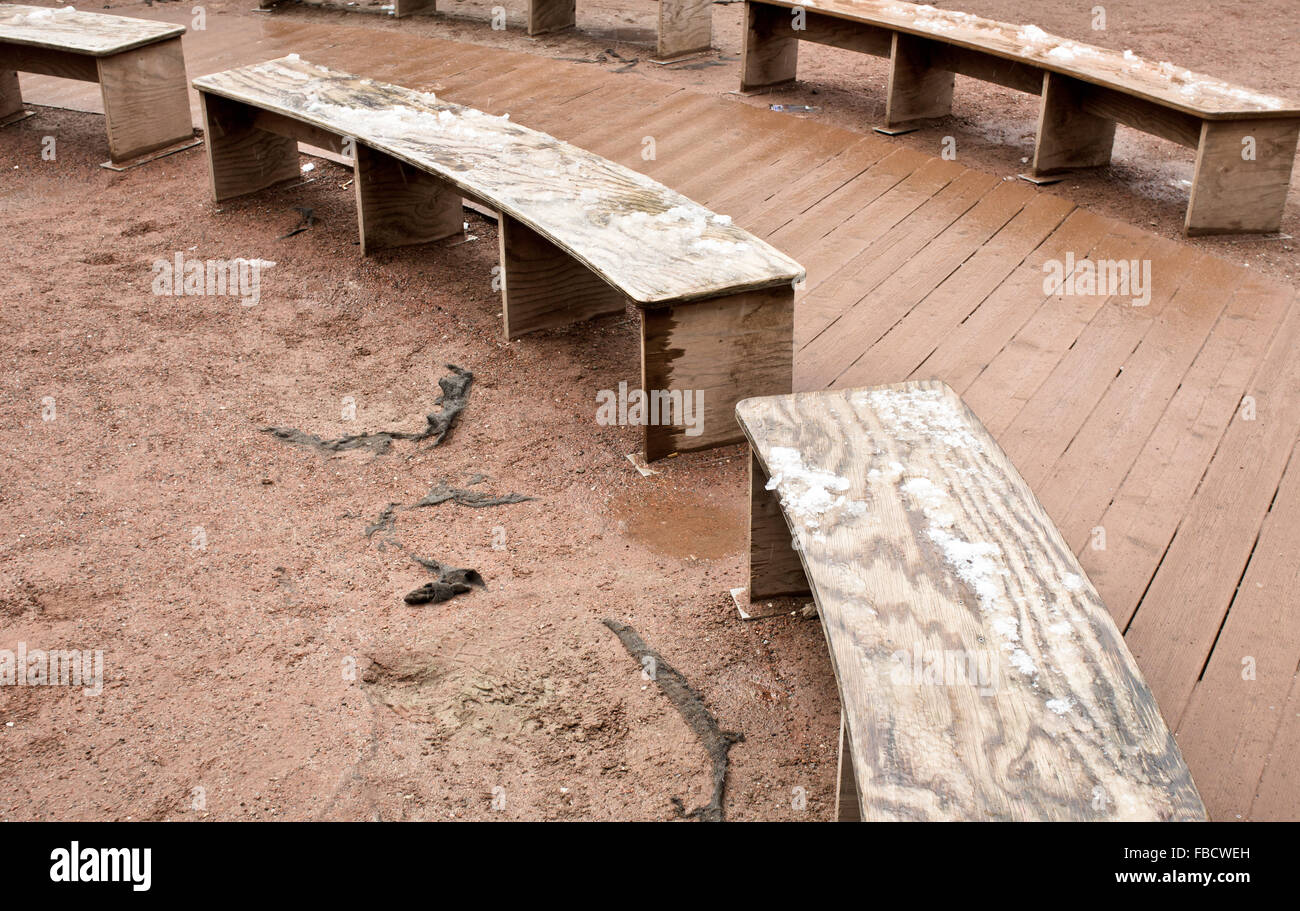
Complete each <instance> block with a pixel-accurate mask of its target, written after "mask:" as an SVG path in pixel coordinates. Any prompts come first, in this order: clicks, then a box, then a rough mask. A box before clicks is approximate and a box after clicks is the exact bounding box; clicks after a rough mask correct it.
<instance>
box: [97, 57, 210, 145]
mask: <svg viewBox="0 0 1300 911" xmlns="http://www.w3.org/2000/svg"><path fill="white" fill-rule="evenodd" d="M96 59H97V61H98V63H99V87H100V91H101V93H102V95H103V98H104V118H105V120H106V121H107V124H108V148H109V152H110V154H111V157H112V159H113V161H126V160H127V159H130V158H135V157H136V156H138V155H144V154H146V153H148V152H153V151H156V150H158V149H162V148H166V147H167V146H169V145H173V144H175V143H177V142H182V141H184V140H187V139H192V138H193V137H194V124H193V122H192V121H191V120H190V93H189V89H188V87H187V86H186V84H185V55H184V53H182V51H181V39H180V38H179V37H176V38H169V39H167V40H165V41H162V42H159V43H155V44H150V45H147V46H144V47H137V48H135V49H134V50H130V51H124V52H123V53H120V54H114V55H112V56H111V57H98V58H96Z"/></svg>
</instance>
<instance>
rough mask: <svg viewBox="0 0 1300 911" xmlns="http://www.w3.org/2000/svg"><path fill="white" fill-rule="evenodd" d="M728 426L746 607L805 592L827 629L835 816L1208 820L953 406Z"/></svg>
mask: <svg viewBox="0 0 1300 911" xmlns="http://www.w3.org/2000/svg"><path fill="white" fill-rule="evenodd" d="M736 415H737V418H738V420H739V422H740V426H741V427H742V428H743V429H744V431H745V435H746V436H747V437H748V438H749V441H750V446H751V452H752V458H751V466H752V467H751V472H752V478H753V482H752V485H751V487H752V498H751V507H750V519H751V521H750V525H751V531H750V590H751V599H754V598H763V597H775V596H779V595H786V594H803V593H807V592H811V594H812V596H813V598H814V599H815V600H816V602H817V609H818V611H819V613H820V614H821V619H822V624H823V629H824V631H825V634H826V641H827V645H828V647H829V651H830V657H831V662H832V664H833V666H834V669H835V676H836V679H837V681H838V684H839V690H840V699H841V708H842V711H841V719H842V721H841V741H840V770H841V773H840V787H839V798H838V802H839V811H840V818H842V819H870V820H937V819H948V820H987V819H994V820H1065V819H1070V820H1174V819H1177V820H1188V819H1203V818H1204V817H1205V809H1204V807H1203V805H1202V803H1201V799H1200V796H1199V795H1198V794H1197V792H1196V788H1195V786H1194V785H1193V783H1192V778H1191V775H1190V773H1189V772H1188V771H1187V767H1186V765H1185V764H1184V763H1183V759H1182V756H1181V754H1180V753H1179V751H1178V746H1177V745H1176V744H1175V743H1174V739H1173V736H1172V735H1171V734H1170V733H1169V730H1168V729H1167V728H1166V727H1165V724H1164V721H1163V720H1162V719H1161V717H1160V711H1159V709H1158V708H1157V706H1156V703H1155V700H1154V698H1153V697H1152V695H1151V691H1150V689H1149V688H1148V687H1147V685H1146V683H1145V682H1144V681H1143V679H1142V675H1141V673H1140V672H1139V671H1138V668H1137V665H1136V664H1135V663H1134V661H1133V657H1132V655H1130V654H1129V651H1128V648H1127V647H1126V646H1125V645H1124V639H1123V637H1122V636H1121V635H1120V632H1119V630H1118V629H1116V627H1115V623H1114V622H1113V621H1112V620H1111V617H1110V614H1109V613H1108V612H1107V610H1106V606H1105V605H1104V604H1103V603H1102V601H1101V598H1100V597H1099V596H1098V595H1097V592H1096V591H1095V590H1094V589H1093V587H1092V584H1091V583H1090V582H1089V581H1088V578H1087V576H1086V575H1085V574H1084V572H1083V570H1082V568H1080V566H1079V563H1078V561H1077V560H1076V559H1075V557H1074V554H1073V553H1071V552H1070V549H1069V548H1068V547H1067V546H1066V544H1065V541H1064V539H1062V537H1061V535H1060V533H1059V532H1058V531H1057V529H1056V527H1055V526H1054V525H1053V524H1052V521H1051V519H1049V518H1048V516H1047V513H1046V512H1045V511H1044V509H1043V507H1042V506H1041V504H1039V502H1038V500H1037V499H1036V498H1035V497H1034V495H1033V493H1032V492H1031V491H1030V489H1029V487H1028V485H1027V484H1026V483H1025V481H1024V480H1023V479H1022V478H1021V477H1020V475H1019V474H1018V473H1017V472H1016V470H1015V468H1014V467H1013V466H1012V465H1011V463H1010V462H1009V461H1008V460H1007V457H1006V455H1005V454H1004V453H1003V452H1002V450H1001V449H1000V448H999V447H998V445H997V443H996V442H994V440H993V438H992V437H991V436H990V435H989V434H988V432H987V431H986V430H985V429H984V427H983V426H982V425H981V424H980V423H979V421H978V420H977V419H976V418H975V416H974V415H973V414H971V412H970V411H969V410H968V409H967V408H966V406H965V405H964V404H963V403H962V401H961V399H960V398H958V396H957V395H956V393H954V392H953V391H952V390H951V389H949V388H948V387H947V386H945V385H944V384H942V383H939V382H914V383H904V384H901V385H897V386H883V387H878V388H874V389H856V390H835V391H830V392H813V393H804V394H799V395H781V396H770V397H765V398H758V399H747V400H745V401H743V402H740V403H739V404H738V405H737V407H736ZM769 478H770V480H769ZM769 488H771V490H769ZM792 542H793V546H792Z"/></svg>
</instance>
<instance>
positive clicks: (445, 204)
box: [353, 142, 465, 256]
mask: <svg viewBox="0 0 1300 911" xmlns="http://www.w3.org/2000/svg"><path fill="white" fill-rule="evenodd" d="M353 174H354V177H355V179H354V186H355V187H356V191H357V224H358V227H359V229H360V234H361V255H362V256H366V255H368V254H370V253H373V252H374V251H375V250H381V249H383V248H385V247H406V246H410V245H412V244H424V243H429V242H430V241H435V240H442V239H443V238H445V237H454V236H456V235H458V234H462V233H464V226H465V212H464V207H463V205H462V204H461V197H460V193H459V192H457V191H456V188H455V187H452V186H449V185H448V184H447V183H446V182H445V181H443V180H440V179H439V178H437V177H435V176H433V175H432V174H430V173H428V172H427V171H422V170H420V169H419V168H413V167H411V166H410V165H409V164H406V163H405V162H402V161H398V160H397V159H396V158H393V157H392V156H390V155H385V154H384V153H383V152H379V151H376V150H375V149H372V148H370V147H369V146H367V145H365V144H364V143H360V142H358V143H356V144H355V159H354V163H353Z"/></svg>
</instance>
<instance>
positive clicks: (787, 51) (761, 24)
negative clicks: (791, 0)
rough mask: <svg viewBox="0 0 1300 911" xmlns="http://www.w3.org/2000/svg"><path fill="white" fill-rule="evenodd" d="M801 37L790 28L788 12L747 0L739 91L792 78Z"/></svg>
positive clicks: (750, 89) (775, 83) (796, 63)
mask: <svg viewBox="0 0 1300 911" xmlns="http://www.w3.org/2000/svg"><path fill="white" fill-rule="evenodd" d="M800 37H802V35H801V34H800V33H799V32H796V31H794V29H792V28H791V27H790V13H789V11H787V10H785V9H784V8H777V7H773V6H767V5H765V4H762V3H751V2H749V0H746V3H745V22H744V43H743V44H742V45H741V49H740V90H741V91H742V92H748V91H752V90H754V89H760V88H767V87H769V86H774V85H781V84H782V83H786V82H791V81H793V80H794V78H795V72H796V70H797V69H798V66H799V38H800Z"/></svg>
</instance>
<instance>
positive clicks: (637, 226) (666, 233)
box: [194, 55, 803, 306]
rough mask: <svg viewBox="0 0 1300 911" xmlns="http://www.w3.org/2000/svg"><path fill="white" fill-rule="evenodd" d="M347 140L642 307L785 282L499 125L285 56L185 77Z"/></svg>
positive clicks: (705, 213) (685, 215) (632, 188)
mask: <svg viewBox="0 0 1300 911" xmlns="http://www.w3.org/2000/svg"><path fill="white" fill-rule="evenodd" d="M194 86H195V87H196V88H198V89H200V90H202V91H204V92H211V93H213V94H216V95H220V96H223V97H226V98H230V99H233V100H235V101H239V102H243V103H245V104H249V105H253V106H255V107H258V108H261V109H264V110H268V111H272V112H274V113H278V114H281V115H283V116H286V117H291V118H294V119H296V120H299V121H302V122H305V123H308V124H311V125H313V126H316V127H320V128H323V129H325V130H327V131H330V132H333V133H336V134H341V135H345V136H351V137H353V138H354V139H356V140H358V141H359V142H362V143H364V144H366V145H368V146H370V147H372V148H375V149H378V150H379V151H381V152H385V153H387V154H389V155H391V156H393V157H394V158H397V159H400V160H402V161H404V162H406V163H407V164H410V165H413V166H415V167H418V168H421V169H423V170H426V171H429V172H430V173H433V174H435V175H437V176H438V177H440V178H442V179H444V180H446V181H447V182H448V183H450V184H452V185H453V186H455V187H456V188H457V189H458V190H459V191H460V192H462V193H463V194H464V195H466V196H468V197H470V198H471V199H474V200H476V201H478V202H480V203H482V204H484V205H487V206H489V207H491V208H496V209H499V210H500V211H502V212H504V213H506V214H507V215H510V216H511V217H512V218H515V219H517V220H518V221H521V222H523V223H524V224H525V225H527V226H528V227H530V228H532V229H533V230H534V231H536V232H538V233H539V234H541V235H542V236H544V237H545V238H547V239H548V240H550V241H551V242H553V243H555V244H557V245H558V246H560V247H561V248H562V249H564V250H565V251H566V252H567V253H569V254H570V255H571V256H573V257H574V258H575V259H577V260H579V261H580V262H582V263H583V264H584V265H586V266H587V267H588V268H589V269H591V270H592V271H593V272H595V273H596V274H597V275H599V276H600V277H602V278H603V279H604V280H605V281H607V282H609V283H610V284H612V285H613V286H614V287H616V288H618V289H619V290H620V291H621V292H623V293H624V294H626V295H627V296H628V297H629V298H631V299H632V301H633V302H634V303H636V304H638V305H641V306H661V305H667V304H671V303H679V302H683V301H689V300H694V299H701V298H709V297H717V296H719V295H722V294H727V293H732V292H739V291H745V290H752V289H758V288H767V287H774V286H776V285H780V284H788V283H790V282H792V281H794V280H795V279H796V278H798V277H799V276H801V275H802V274H803V268H802V267H801V266H800V265H799V264H798V263H796V262H795V261H794V260H792V259H790V258H789V257H788V256H786V255H784V254H783V253H781V252H779V251H778V250H776V249H774V248H773V247H771V246H769V245H768V244H766V243H764V242H763V241H761V240H759V239H758V238H756V237H754V236H752V235H751V234H749V233H747V232H745V231H743V230H741V229H740V228H738V227H736V226H735V225H733V224H731V220H730V219H729V218H727V217H726V216H721V215H715V214H714V213H712V212H710V211H709V210H708V209H705V208H704V207H703V206H700V205H698V204H697V203H694V202H692V201H690V200H689V199H687V198H686V197H684V196H682V195H680V194H678V193H675V192H673V191H672V190H669V189H668V188H667V187H665V186H663V185H662V184H659V183H656V182H655V181H653V180H651V179H650V178H648V177H646V176H644V175H642V174H638V173H637V172H635V171H633V170H631V169H630V168H625V167H623V166H622V165H618V164H615V163H613V162H611V161H607V160H606V159H604V158H602V157H600V156H599V155H596V154H593V153H591V152H588V151H585V150H583V149H579V148H577V147H575V146H572V145H569V144H568V143H565V142H561V141H559V140H558V139H555V138H554V137H552V136H548V135H547V134H545V133H540V132H538V131H536V130H530V129H528V128H527V127H523V126H520V125H518V124H516V123H512V122H510V120H508V119H507V117H497V116H493V115H490V114H485V113H483V112H482V111H478V110H475V109H473V108H466V107H462V106H460V105H456V104H450V103H448V102H445V101H440V100H438V99H437V98H435V97H434V96H433V95H432V94H430V93H426V92H417V91H414V90H411V89H406V88H402V87H399V86H393V85H387V84H384V83H380V82H374V81H372V80H369V79H362V78H359V77H357V76H352V75H349V74H346V73H339V72H334V71H331V70H328V69H326V68H324V67H321V66H316V65H314V64H310V63H307V62H305V61H302V60H300V59H298V58H297V57H296V55H290V56H289V57H283V58H280V59H278V60H272V61H269V62H267V63H263V64H258V65H255V66H247V67H242V68H240V69H234V70H228V71H226V72H223V73H217V74H215V75H212V76H204V77H201V78H199V79H196V80H194Z"/></svg>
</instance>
